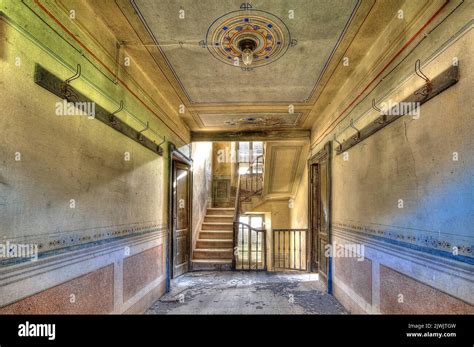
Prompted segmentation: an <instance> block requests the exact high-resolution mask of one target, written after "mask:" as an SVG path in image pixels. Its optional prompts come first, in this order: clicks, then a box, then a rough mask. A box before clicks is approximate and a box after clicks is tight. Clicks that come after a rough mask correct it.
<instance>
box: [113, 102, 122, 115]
mask: <svg viewBox="0 0 474 347" xmlns="http://www.w3.org/2000/svg"><path fill="white" fill-rule="evenodd" d="M122 110H123V100H120V107H119V108H118V109H117V110H115V111H114V112H112V114H113V115H116V114H117V113H119V112H120V111H122Z"/></svg>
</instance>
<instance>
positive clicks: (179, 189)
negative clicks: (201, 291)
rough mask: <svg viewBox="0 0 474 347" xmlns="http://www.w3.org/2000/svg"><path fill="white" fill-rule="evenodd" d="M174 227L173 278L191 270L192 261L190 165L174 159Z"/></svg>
mask: <svg viewBox="0 0 474 347" xmlns="http://www.w3.org/2000/svg"><path fill="white" fill-rule="evenodd" d="M172 177H173V194H172V210H173V223H172V225H173V227H172V243H171V244H172V247H171V248H172V250H171V251H172V260H171V265H172V268H171V278H176V277H178V276H179V275H182V274H183V273H185V272H187V271H188V270H189V261H190V244H191V231H190V230H191V228H190V206H191V204H190V189H191V181H190V179H191V171H190V166H189V165H188V164H185V163H183V162H180V161H177V160H173V176H172Z"/></svg>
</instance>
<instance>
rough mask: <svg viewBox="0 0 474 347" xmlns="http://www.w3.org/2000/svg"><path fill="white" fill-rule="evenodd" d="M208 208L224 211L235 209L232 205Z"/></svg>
mask: <svg viewBox="0 0 474 347" xmlns="http://www.w3.org/2000/svg"><path fill="white" fill-rule="evenodd" d="M208 210H226V211H230V210H235V208H233V207H209V208H208Z"/></svg>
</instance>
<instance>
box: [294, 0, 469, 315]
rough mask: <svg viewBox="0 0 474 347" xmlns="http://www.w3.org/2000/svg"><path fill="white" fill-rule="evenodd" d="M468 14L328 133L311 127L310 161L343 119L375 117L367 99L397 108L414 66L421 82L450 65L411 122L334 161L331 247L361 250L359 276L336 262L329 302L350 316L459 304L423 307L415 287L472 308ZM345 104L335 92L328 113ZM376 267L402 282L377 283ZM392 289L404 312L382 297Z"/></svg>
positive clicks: (413, 82) (341, 128)
mask: <svg viewBox="0 0 474 347" xmlns="http://www.w3.org/2000/svg"><path fill="white" fill-rule="evenodd" d="M455 5H456V4H455V3H452V7H454V6H455ZM473 13H474V7H473V4H472V3H470V2H464V3H463V4H462V5H461V6H460V7H459V8H458V9H457V10H455V11H454V12H453V13H452V14H451V15H450V16H449V17H448V18H447V19H446V20H445V21H444V22H443V23H441V24H440V25H439V26H438V27H437V28H436V29H435V30H434V31H432V32H431V33H430V34H429V35H428V36H427V37H426V38H425V39H424V40H423V41H422V42H421V43H420V44H419V45H418V46H417V47H416V48H415V49H414V51H413V52H412V53H411V54H410V55H409V56H408V57H407V58H406V59H405V60H404V61H403V62H401V64H400V65H398V66H397V67H396V68H395V69H394V70H393V71H392V72H391V73H390V74H389V75H388V76H386V77H385V78H384V80H383V81H382V82H380V84H379V85H378V86H377V87H376V88H375V89H374V91H373V92H371V93H370V95H369V96H368V97H367V98H365V99H364V100H363V101H362V102H361V103H360V104H359V105H358V106H357V107H355V108H353V109H352V110H351V111H350V112H349V113H347V114H346V116H345V117H344V118H343V119H341V122H340V123H335V127H336V128H335V129H333V130H332V131H329V134H328V135H327V136H325V137H324V135H325V134H324V133H323V131H322V130H323V129H324V127H325V125H324V124H318V125H315V127H314V128H313V133H312V138H313V141H316V140H317V139H321V140H320V141H319V142H313V148H312V153H313V154H315V153H317V152H318V151H319V150H320V149H321V147H322V146H323V145H324V144H325V143H326V142H327V141H330V140H332V135H333V133H334V132H337V136H338V139H339V141H342V140H343V139H347V138H349V137H350V136H352V135H353V134H354V132H355V131H354V130H353V129H351V128H350V127H349V121H350V120H351V119H353V120H354V122H355V124H356V126H357V127H358V128H362V127H364V126H365V125H366V124H368V123H369V122H371V121H373V120H374V118H375V117H376V116H378V114H377V112H375V111H373V110H372V109H371V101H372V98H375V99H376V100H377V102H381V101H388V100H392V101H394V102H399V101H401V100H402V99H403V98H404V97H406V96H407V95H410V94H411V93H413V92H414V91H415V90H416V89H417V88H419V87H421V86H422V85H423V83H424V82H423V80H422V79H420V78H418V77H416V76H415V75H414V66H415V61H416V60H417V59H421V62H422V69H423V72H424V73H425V74H426V75H427V76H429V77H430V78H434V77H435V76H437V75H438V74H439V73H440V72H442V71H443V70H445V69H447V68H449V67H450V66H451V65H452V64H453V61H459V69H460V80H459V82H458V83H457V84H456V85H454V86H452V87H451V88H449V89H448V90H446V91H444V92H443V93H442V94H440V95H438V96H435V97H434V98H433V99H431V100H430V101H428V102H427V103H425V104H424V105H423V106H421V109H420V112H421V113H420V118H419V119H413V118H412V117H411V116H404V117H402V118H401V119H398V120H396V121H395V122H394V123H392V124H390V125H388V126H387V127H385V128H383V129H382V130H380V131H379V132H377V133H376V134H374V135H372V136H370V137H369V138H367V139H366V140H364V141H362V142H361V143H359V144H357V145H356V146H354V147H353V148H351V149H349V150H348V151H347V156H346V160H345V159H344V156H343V155H335V153H334V154H333V166H332V169H333V175H332V179H333V181H332V182H333V191H332V193H333V209H332V219H333V220H332V222H333V243H338V244H357V245H362V246H364V247H365V249H364V254H365V261H364V264H366V267H364V268H363V269H362V268H360V269H357V267H355V268H353V269H352V270H350V272H352V274H351V275H348V274H347V271H346V266H348V264H347V263H343V262H338V261H336V262H335V264H336V265H335V266H334V268H333V270H334V271H333V272H334V277H333V281H334V282H333V284H334V288H335V295H336V297H337V298H338V299H340V300H341V301H342V302H343V303H344V304H345V306H346V307H348V308H349V309H350V310H351V311H354V312H372V313H378V312H382V313H383V312H385V313H394V312H403V313H416V312H425V313H428V312H431V313H441V312H445V313H453V312H457V311H456V310H457V309H459V307H460V306H461V305H451V306H449V307H448V306H446V305H445V301H444V300H446V299H440V300H443V302H440V305H438V306H437V307H432V308H429V309H428V307H431V306H430V303H429V300H430V299H429V298H427V297H426V296H425V295H423V292H422V291H421V290H418V291H414V289H413V288H414V287H415V286H417V288H419V287H420V286H425V287H426V288H431V289H429V290H432V291H433V292H435V293H437V295H440V296H441V294H440V293H445V294H448V295H449V296H450V297H451V298H455V300H459V301H460V302H463V303H468V304H470V305H471V308H472V305H473V304H474V296H473V293H472V290H470V288H472V282H471V281H472V280H473V277H472V272H471V275H468V276H465V274H466V272H465V271H470V270H468V269H472V264H473V258H474V256H473V253H472V240H473V237H474V234H473V231H472V228H471V226H472V225H473V223H474V220H473V216H474V210H473V206H474V203H473V202H474V201H473V195H472V187H473V186H474V181H473V175H472V172H473V169H474V152H473V143H472V138H473V134H474V122H473V120H474V117H473V110H474V104H473V99H472V89H473V85H472V81H473V77H474V76H473V71H474V70H473V69H472V66H473V64H474V59H473V53H474V51H473V46H472V42H473V39H474V34H473V32H472V15H473ZM444 14H447V13H444ZM384 34H385V33H382V34H381V35H384ZM378 49H382V47H378ZM360 68H361V69H363V68H364V66H361V67H360ZM347 102H348V101H347V94H346V93H342V92H341V94H338V95H337V96H336V97H335V98H334V100H333V105H332V106H331V107H333V108H334V107H336V108H337V107H343V106H344V105H345V104H346V103H347ZM338 105H339V106H338ZM328 112H329V111H328ZM336 114H337V113H336ZM323 116H324V117H326V118H328V117H329V114H325V115H322V118H323V119H324V117H323ZM455 153H457V154H458V156H459V160H457V161H456V160H453V158H454V156H455ZM297 201H298V199H297ZM400 201H402V203H403V206H402V207H400ZM454 247H455V248H454ZM357 264H361V263H357ZM385 268H390V269H392V270H394V271H395V272H396V273H400V274H402V276H406V277H405V278H407V280H406V281H405V282H403V284H401V282H397V283H392V284H390V283H389V282H386V281H384V280H383V279H382V277H381V276H382V272H383V269H385ZM395 285H396V286H397V289H396V290H397V295H398V294H402V295H405V298H408V297H409V300H410V302H411V303H410V305H405V306H403V305H402V304H401V303H399V302H397V300H392V299H391V298H390V297H387V295H384V294H383V293H386V292H387V291H389V289H390V286H392V287H393V286H395ZM425 287H423V288H425ZM426 290H428V289H426ZM367 293H369V294H370V295H369V296H367V295H366V294H367ZM443 295H444V294H443ZM430 310H431V311H430ZM437 310H439V311H437Z"/></svg>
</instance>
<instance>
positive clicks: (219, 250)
mask: <svg viewBox="0 0 474 347" xmlns="http://www.w3.org/2000/svg"><path fill="white" fill-rule="evenodd" d="M194 251H195V252H196V251H199V252H228V251H232V247H229V248H196V249H195V250H194Z"/></svg>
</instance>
